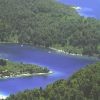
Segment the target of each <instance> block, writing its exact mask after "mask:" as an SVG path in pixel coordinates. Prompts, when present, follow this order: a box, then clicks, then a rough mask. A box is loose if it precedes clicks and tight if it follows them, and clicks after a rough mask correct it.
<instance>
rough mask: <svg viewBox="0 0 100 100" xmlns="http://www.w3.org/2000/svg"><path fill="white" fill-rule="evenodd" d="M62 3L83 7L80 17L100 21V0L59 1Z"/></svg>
mask: <svg viewBox="0 0 100 100" xmlns="http://www.w3.org/2000/svg"><path fill="white" fill-rule="evenodd" d="M57 1H59V2H61V3H64V4H68V5H73V6H78V7H81V10H78V12H79V13H80V15H82V16H85V17H95V18H97V19H100V0H57Z"/></svg>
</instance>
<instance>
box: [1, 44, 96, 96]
mask: <svg viewBox="0 0 100 100" xmlns="http://www.w3.org/2000/svg"><path fill="white" fill-rule="evenodd" d="M0 58H4V59H8V60H10V61H13V62H23V63H30V64H36V65H40V66H43V67H44V66H46V67H48V69H50V70H51V71H53V72H54V73H53V74H50V75H42V76H31V77H20V78H10V79H6V80H5V79H1V80H0V94H4V95H10V94H13V93H17V92H20V91H24V90H25V89H33V88H39V87H43V88H45V87H46V85H48V84H50V83H53V82H54V81H56V80H59V79H68V78H69V77H70V76H71V75H72V74H74V73H75V72H76V71H78V70H79V69H81V68H83V67H85V66H86V65H87V64H92V63H95V62H96V61H97V60H96V59H94V58H90V57H85V56H83V57H82V56H72V55H64V54H59V53H56V52H53V51H50V49H44V48H36V47H33V46H31V45H23V46H22V45H20V44H0Z"/></svg>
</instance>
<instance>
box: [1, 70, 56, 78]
mask: <svg viewBox="0 0 100 100" xmlns="http://www.w3.org/2000/svg"><path fill="white" fill-rule="evenodd" d="M53 73H54V72H53V71H49V72H48V73H33V74H29V73H27V74H20V75H16V76H4V77H0V79H10V78H20V77H28V76H41V75H49V74H53Z"/></svg>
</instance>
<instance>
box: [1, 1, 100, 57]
mask: <svg viewBox="0 0 100 100" xmlns="http://www.w3.org/2000/svg"><path fill="white" fill-rule="evenodd" d="M0 42H13V43H16V42H17V43H31V44H33V45H35V46H45V47H58V46H60V47H62V48H64V50H65V51H68V52H73V53H82V54H88V55H98V56H99V54H100V21H99V20H96V19H93V18H84V17H80V16H79V15H78V14H77V12H76V11H75V9H73V8H72V7H70V6H65V5H63V4H59V3H57V2H56V0H0Z"/></svg>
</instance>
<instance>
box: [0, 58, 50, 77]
mask: <svg viewBox="0 0 100 100" xmlns="http://www.w3.org/2000/svg"><path fill="white" fill-rule="evenodd" d="M39 73H44V74H47V73H49V70H48V69H47V68H42V67H39V66H37V65H32V64H23V63H12V62H9V61H6V60H3V59H0V78H11V77H21V76H31V75H39Z"/></svg>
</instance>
